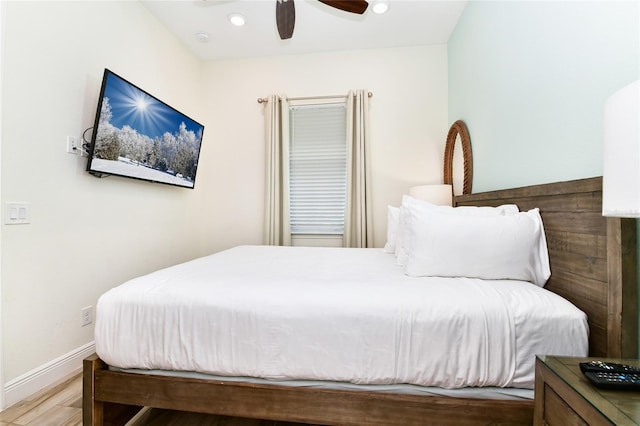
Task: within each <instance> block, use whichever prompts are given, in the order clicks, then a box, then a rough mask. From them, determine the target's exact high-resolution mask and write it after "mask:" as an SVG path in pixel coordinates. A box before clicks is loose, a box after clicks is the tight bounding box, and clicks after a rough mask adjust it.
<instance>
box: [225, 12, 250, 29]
mask: <svg viewBox="0 0 640 426" xmlns="http://www.w3.org/2000/svg"><path fill="white" fill-rule="evenodd" d="M229 22H231V23H232V24H233V25H235V26H236V27H241V26H243V25H244V24H245V23H246V22H247V20H246V19H245V18H244V16H242V15H240V14H239V13H232V14H231V15H229Z"/></svg>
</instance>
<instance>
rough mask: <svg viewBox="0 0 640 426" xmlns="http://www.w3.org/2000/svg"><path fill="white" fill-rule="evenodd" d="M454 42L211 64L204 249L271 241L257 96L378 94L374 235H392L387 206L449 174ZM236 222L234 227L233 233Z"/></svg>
mask: <svg viewBox="0 0 640 426" xmlns="http://www.w3.org/2000/svg"><path fill="white" fill-rule="evenodd" d="M446 62H447V57H446V46H445V45H438V46H423V47H407V48H397V49H381V50H361V51H352V52H342V53H335V52H334V53H322V54H313V55H291V56H278V57H269V58H256V59H247V60H229V61H212V62H208V63H206V64H205V66H204V86H203V87H204V90H203V93H204V94H205V96H206V101H205V116H206V117H207V120H208V122H207V124H208V125H209V126H208V128H207V130H206V132H208V136H209V137H212V138H213V139H209V140H208V146H207V148H206V155H207V159H208V160H209V161H211V162H212V163H211V166H210V167H207V168H206V169H205V168H202V169H201V170H200V171H199V173H201V175H200V176H199V178H198V179H202V180H201V181H200V182H204V185H206V187H207V193H206V194H205V202H204V206H205V216H209V217H216V220H215V221H211V222H210V223H209V226H207V227H205V228H204V232H205V233H206V234H205V239H204V241H203V248H204V251H205V252H211V251H216V250H219V249H221V248H225V247H229V246H232V245H237V244H260V243H261V242H262V220H263V212H262V205H263V202H264V197H263V192H264V180H263V176H264V137H263V126H264V115H263V114H264V106H263V105H260V104H258V103H257V98H259V97H266V96H267V95H270V94H286V95H287V96H289V97H301V96H313V95H337V94H346V93H347V91H348V90H349V89H361V88H362V89H367V90H369V91H371V92H372V93H373V97H372V98H371V100H370V113H371V128H370V130H371V139H372V141H371V142H372V143H371V151H372V153H371V157H372V169H373V171H372V178H373V204H374V212H373V214H374V224H375V228H374V234H375V235H374V239H375V244H376V246H378V247H381V246H383V245H384V242H385V238H386V206H387V204H394V205H398V204H399V203H400V198H401V195H402V193H403V192H404V191H406V189H407V188H408V187H409V186H411V185H413V184H416V183H442V182H441V180H442V176H441V175H442V157H443V153H444V142H445V139H446V134H447V130H448V128H447V124H446V123H447V70H446ZM230 230H232V232H230Z"/></svg>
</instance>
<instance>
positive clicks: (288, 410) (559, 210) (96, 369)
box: [83, 178, 638, 425]
mask: <svg viewBox="0 0 640 426" xmlns="http://www.w3.org/2000/svg"><path fill="white" fill-rule="evenodd" d="M507 203H515V204H517V205H518V206H519V207H520V209H521V210H527V209H530V208H534V207H539V208H540V211H541V214H542V218H543V222H544V226H545V231H546V236H547V244H548V246H549V257H550V262H551V272H552V276H551V278H550V280H549V282H548V283H547V286H546V288H547V289H549V290H551V291H553V292H555V293H558V294H560V295H562V296H563V297H565V298H566V299H568V300H570V301H571V302H573V303H574V304H575V305H576V306H578V307H579V308H580V309H582V310H583V311H584V312H585V313H586V314H587V315H588V318H589V326H590V330H591V332H590V338H589V345H590V355H592V356H607V357H625V358H635V357H637V347H638V316H637V314H638V304H637V302H638V300H637V277H636V272H637V271H636V270H637V264H636V257H637V254H636V250H637V247H636V222H635V220H634V219H619V218H605V217H603V216H602V215H601V204H602V179H601V178H590V179H581V180H575V181H569V182H560V183H552V184H544V185H535V186H529V187H523V188H517V189H508V190H500V191H493V192H487V193H481V194H469V195H461V196H457V197H455V204H456V205H492V206H496V205H499V204H507ZM144 406H147V407H156V408H164V409H173V410H182V411H192V412H202V413H211V414H218V415H224V416H234V417H248V418H257V419H270V420H281V421H289V422H301V423H312V424H338V425H363V424H366V425H389V424H402V425H418V424H419V425H425V424H437V425H448V424H465V425H486V424H510V425H517V424H522V425H525V424H527V425H530V424H532V422H533V400H531V401H519V400H518V401H501V400H490V399H469V398H452V397H441V396H417V395H401V394H393V393H380V392H368V391H346V390H322V389H309V388H289V387H283V386H278V385H264V384H249V383H238V382H226V381H219V380H203V379H187V378H175V377H166V376H158V375H143V374H132V373H123V372H115V371H110V370H109V368H108V366H107V365H106V364H105V363H104V362H102V361H101V360H100V359H99V358H98V357H97V356H96V355H92V356H90V357H88V358H87V359H85V360H84V375H83V424H84V425H103V424H104V425H123V424H124V423H125V422H126V421H127V420H128V419H129V418H131V417H132V416H133V415H134V414H135V413H136V412H137V411H139V410H140V409H141V408H142V407H144Z"/></svg>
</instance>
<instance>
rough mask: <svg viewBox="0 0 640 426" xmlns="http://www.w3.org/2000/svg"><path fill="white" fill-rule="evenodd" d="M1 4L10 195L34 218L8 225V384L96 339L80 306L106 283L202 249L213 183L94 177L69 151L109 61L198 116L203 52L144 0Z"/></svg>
mask: <svg viewBox="0 0 640 426" xmlns="http://www.w3.org/2000/svg"><path fill="white" fill-rule="evenodd" d="M5 3H6V10H5V11H6V19H5V21H4V23H5V24H6V28H5V29H4V30H5V35H6V39H5V49H4V58H3V80H4V81H3V83H4V84H3V99H2V103H3V107H4V108H3V111H2V114H3V116H2V123H3V126H2V202H3V204H2V205H3V206H4V202H6V201H24V202H28V203H30V204H31V224H29V225H10V226H7V225H2V228H1V233H2V248H1V249H2V254H3V256H2V265H1V268H2V339H3V340H2V349H3V351H4V372H5V379H6V380H7V382H11V381H13V380H15V379H16V378H20V377H22V376H23V375H25V374H27V373H29V372H30V371H32V370H33V369H36V368H38V367H40V366H42V365H44V364H46V363H48V362H50V361H52V360H54V359H57V358H58V357H60V356H63V355H64V354H67V353H69V352H70V351H73V350H75V349H76V348H78V347H82V346H83V345H86V344H87V343H89V342H91V341H92V340H93V327H92V326H89V327H84V328H82V327H80V309H81V308H82V307H84V306H88V305H93V306H94V307H95V304H96V301H97V299H98V297H99V295H100V294H102V293H103V292H104V291H106V290H107V289H109V288H110V287H112V286H114V285H116V284H118V283H120V282H122V281H123V280H125V279H127V278H130V277H133V276H135V275H138V274H141V273H144V272H148V271H151V270H154V269H156V268H159V267H163V266H166V265H169V264H174V263H177V262H180V261H183V260H186V259H190V258H193V257H196V256H198V255H200V245H199V241H200V239H199V236H200V232H201V226H200V224H201V217H202V215H201V204H202V203H201V200H202V197H203V194H204V193H205V191H208V189H207V188H206V187H205V185H198V184H196V189H195V190H188V189H182V188H173V187H168V186H164V185H157V184H149V183H143V182H139V181H133V180H126V179H123V178H117V177H111V178H106V179H96V178H94V177H91V176H89V175H88V174H87V173H85V172H84V167H85V163H86V160H85V159H80V158H79V157H77V156H73V155H70V154H67V153H66V136H67V135H73V136H78V137H79V136H81V134H82V132H83V131H84V130H85V129H87V128H89V127H91V126H92V125H93V117H94V114H95V108H96V104H97V100H98V94H99V89H100V87H99V86H100V81H101V78H102V72H103V69H104V68H105V67H108V68H110V69H112V70H113V71H115V72H116V73H118V74H120V75H122V76H124V77H125V78H127V79H129V80H131V81H132V82H134V83H136V84H138V85H139V86H141V87H142V88H144V89H146V90H148V91H149V92H150V93H152V94H154V95H155V96H157V97H158V98H160V99H162V100H164V101H166V102H167V103H169V104H170V105H172V106H174V107H175V108H177V109H179V110H182V111H184V112H185V113H187V114H188V115H190V116H192V117H194V118H196V119H200V118H202V117H203V115H202V108H201V96H200V89H201V83H200V75H201V74H200V73H201V63H200V62H199V61H198V60H196V59H195V58H194V57H193V56H192V55H191V54H189V53H187V52H186V50H185V49H184V48H183V46H182V45H180V44H179V43H178V42H177V41H176V40H175V39H174V38H173V37H172V36H170V35H169V34H168V32H167V31H166V29H165V28H164V27H162V26H161V25H160V24H159V23H158V22H157V20H156V19H155V18H153V17H152V16H151V15H150V14H149V13H148V12H147V11H146V9H145V8H144V7H142V6H141V5H140V4H139V3H137V2H24V1H9V2H5ZM208 142H211V140H207V135H206V134H205V141H204V144H207V143H208ZM201 167H202V168H203V169H206V168H208V167H211V162H210V161H208V160H207V159H203V161H202V162H201ZM8 402H9V401H8Z"/></svg>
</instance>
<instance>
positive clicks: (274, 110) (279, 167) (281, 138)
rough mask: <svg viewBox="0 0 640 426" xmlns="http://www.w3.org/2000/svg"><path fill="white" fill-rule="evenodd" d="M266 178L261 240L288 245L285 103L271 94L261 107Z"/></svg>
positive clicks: (287, 134)
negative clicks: (263, 116) (263, 126)
mask: <svg viewBox="0 0 640 426" xmlns="http://www.w3.org/2000/svg"><path fill="white" fill-rule="evenodd" d="M265 140H266V160H267V164H266V179H265V211H264V243H265V244H266V245H273V246H290V245H291V226H290V223H289V102H288V101H287V98H286V97H284V96H278V95H272V96H269V98H268V100H267V105H266V108H265Z"/></svg>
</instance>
